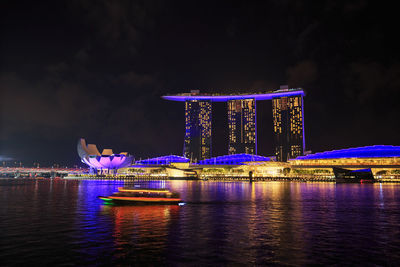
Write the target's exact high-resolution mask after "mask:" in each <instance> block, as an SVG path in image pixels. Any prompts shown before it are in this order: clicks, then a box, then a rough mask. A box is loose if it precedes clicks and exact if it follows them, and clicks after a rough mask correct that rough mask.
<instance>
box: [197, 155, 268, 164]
mask: <svg viewBox="0 0 400 267" xmlns="http://www.w3.org/2000/svg"><path fill="white" fill-rule="evenodd" d="M270 160H271V158H270V157H264V156H258V155H251V154H234V155H225V156H219V157H214V158H210V159H205V160H200V161H199V162H198V163H197V164H198V165H244V162H250V161H270Z"/></svg>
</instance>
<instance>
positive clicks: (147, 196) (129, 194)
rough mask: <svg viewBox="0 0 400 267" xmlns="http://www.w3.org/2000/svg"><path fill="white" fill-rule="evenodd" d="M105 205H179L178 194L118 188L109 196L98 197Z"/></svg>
mask: <svg viewBox="0 0 400 267" xmlns="http://www.w3.org/2000/svg"><path fill="white" fill-rule="evenodd" d="M98 198H99V199H101V200H103V201H104V202H105V203H110V204H111V203H115V204H179V203H181V202H182V199H180V197H179V193H176V192H171V191H169V190H167V189H154V188H141V189H137V188H126V187H118V192H115V193H113V194H112V195H110V196H98Z"/></svg>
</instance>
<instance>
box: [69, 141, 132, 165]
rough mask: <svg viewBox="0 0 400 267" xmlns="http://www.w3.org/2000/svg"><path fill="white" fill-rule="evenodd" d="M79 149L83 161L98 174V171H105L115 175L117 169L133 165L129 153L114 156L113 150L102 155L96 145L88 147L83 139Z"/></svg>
mask: <svg viewBox="0 0 400 267" xmlns="http://www.w3.org/2000/svg"><path fill="white" fill-rule="evenodd" d="M77 149H78V154H79V157H80V158H81V161H82V162H83V163H85V164H87V165H88V166H89V167H90V168H91V169H93V170H95V171H96V173H97V172H98V171H100V173H103V170H107V172H108V173H110V172H114V173H115V172H116V170H117V169H120V168H124V167H127V166H129V165H130V164H131V163H132V156H129V155H128V153H127V152H121V153H119V154H114V153H113V151H112V149H103V152H102V153H101V154H100V152H99V150H98V149H97V146H96V145H94V144H88V145H86V141H85V139H83V138H81V139H79V141H78V147H77Z"/></svg>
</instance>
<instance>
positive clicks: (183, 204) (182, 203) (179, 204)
mask: <svg viewBox="0 0 400 267" xmlns="http://www.w3.org/2000/svg"><path fill="white" fill-rule="evenodd" d="M185 205H186V203H185V202H179V203H178V206H185Z"/></svg>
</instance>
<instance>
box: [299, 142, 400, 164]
mask: <svg viewBox="0 0 400 267" xmlns="http://www.w3.org/2000/svg"><path fill="white" fill-rule="evenodd" d="M385 157H400V146H387V145H376V146H364V147H355V148H347V149H339V150H332V151H325V152H320V153H315V154H309V155H306V156H300V157H297V158H296V159H295V160H311V159H335V158H385Z"/></svg>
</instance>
